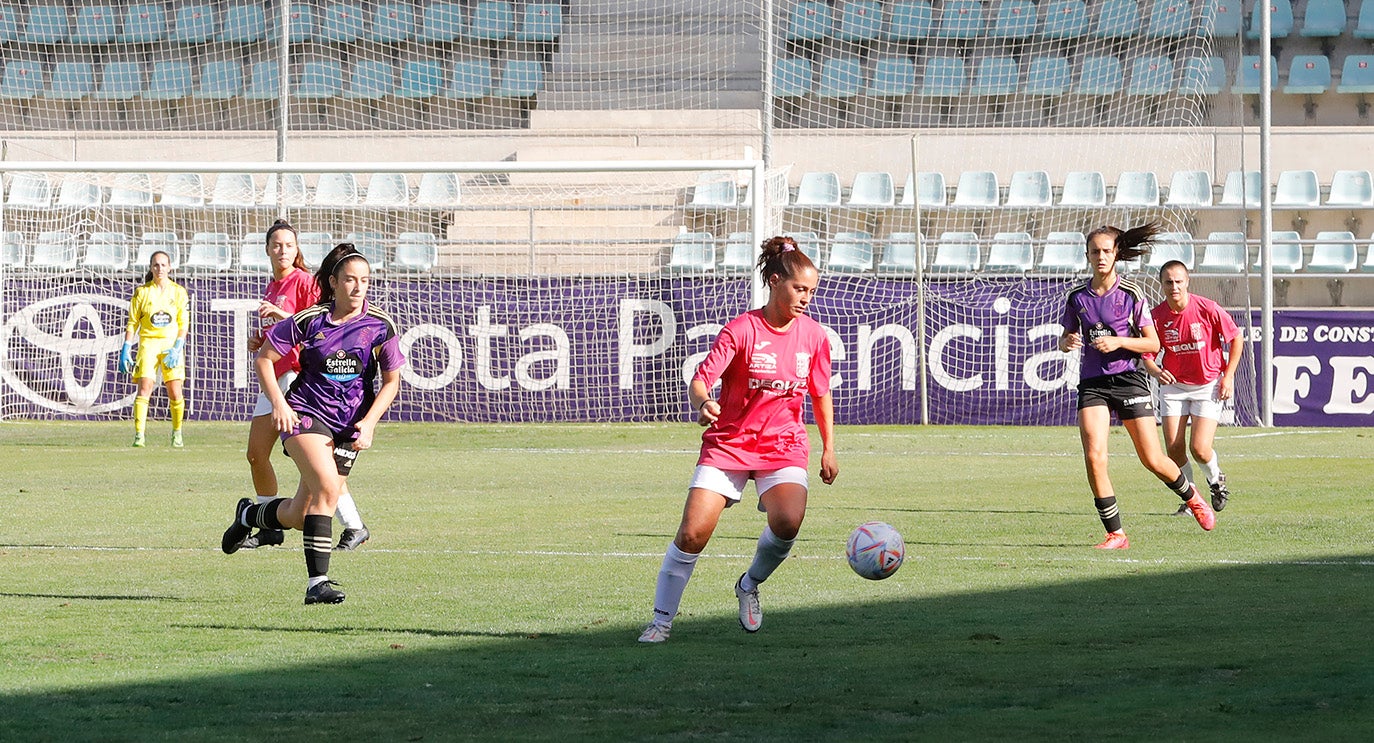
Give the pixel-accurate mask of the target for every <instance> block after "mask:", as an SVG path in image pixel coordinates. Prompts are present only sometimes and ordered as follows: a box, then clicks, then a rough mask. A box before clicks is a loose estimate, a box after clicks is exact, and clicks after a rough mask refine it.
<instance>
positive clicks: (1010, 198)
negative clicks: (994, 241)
mask: <svg viewBox="0 0 1374 743" xmlns="http://www.w3.org/2000/svg"><path fill="white" fill-rule="evenodd" d="M1053 203H1054V191H1053V189H1052V188H1051V187H1050V174H1049V173H1046V172H1045V171H1043V170H1018V171H1016V172H1015V173H1012V174H1011V183H1009V184H1008V185H1007V204H1006V205H1007V206H1050V205H1052V204H1053ZM989 260H991V259H990V258H989Z"/></svg>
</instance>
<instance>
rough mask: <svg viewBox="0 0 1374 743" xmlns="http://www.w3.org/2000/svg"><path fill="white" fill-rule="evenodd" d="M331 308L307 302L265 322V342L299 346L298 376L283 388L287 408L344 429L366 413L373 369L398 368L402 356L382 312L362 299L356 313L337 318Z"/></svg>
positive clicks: (334, 428)
mask: <svg viewBox="0 0 1374 743" xmlns="http://www.w3.org/2000/svg"><path fill="white" fill-rule="evenodd" d="M330 311H331V308H330V307H329V306H328V305H319V304H317V305H314V306H312V307H307V308H306V309H304V310H301V311H300V312H297V313H296V314H295V315H292V316H291V319H290V320H288V321H283V322H279V323H276V324H274V325H272V327H270V328H268V330H267V342H269V343H271V344H272V348H274V349H276V351H277V353H280V354H285V353H286V352H287V351H290V350H291V349H293V348H295V347H297V346H300V352H301V355H300V359H301V372H300V376H298V377H296V381H295V383H293V384H292V385H291V389H290V390H288V391H287V392H286V402H287V404H289V405H290V406H291V409H292V410H294V411H296V413H298V414H306V413H309V414H310V415H313V416H315V417H316V418H318V419H319V420H320V421H322V422H323V423H325V424H326V425H327V426H328V427H329V429H330V430H331V431H335V432H344V431H348V430H351V429H352V428H353V424H354V423H357V422H358V421H360V420H362V418H363V416H364V415H367V409H368V406H369V405H371V404H372V399H373V396H374V395H375V394H376V391H375V389H374V386H375V384H376V380H377V370H378V369H381V370H382V371H393V370H396V369H399V368H401V367H402V366H405V363H406V360H405V357H404V356H402V355H401V346H400V340H399V339H398V336H397V333H396V323H394V322H392V320H391V318H390V317H389V316H388V315H387V314H386V313H384V312H382V311H381V310H378V309H374V308H372V307H371V306H370V305H368V304H367V302H366V301H364V302H363V312H362V314H361V315H358V316H357V317H355V318H353V319H351V320H348V321H346V322H344V323H342V324H336V323H335V322H334V321H333V320H331V319H330V318H329V314H330Z"/></svg>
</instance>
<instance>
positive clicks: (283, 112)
mask: <svg viewBox="0 0 1374 743" xmlns="http://www.w3.org/2000/svg"><path fill="white" fill-rule="evenodd" d="M277 4H278V7H279V8H280V11H281V13H280V17H279V18H278V19H277V21H278V23H277V26H278V28H280V29H281V36H280V37H279V38H278V39H277V162H279V163H284V162H286V135H287V134H288V130H289V129H290V124H291V122H290V120H289V115H290V105H291V0H277ZM274 195H275V196H276V197H277V218H278V219H285V218H286V183H285V179H284V178H283V177H282V176H281V175H280V174H278V175H277V193H276V194H274Z"/></svg>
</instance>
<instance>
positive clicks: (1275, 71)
mask: <svg viewBox="0 0 1374 743" xmlns="http://www.w3.org/2000/svg"><path fill="white" fill-rule="evenodd" d="M1278 85H1279V64H1278V62H1277V61H1276V60H1274V58H1273V57H1270V67H1269V88H1270V89H1271V90H1272V89H1274V88H1277V87H1278ZM1259 91H1260V58H1259V57H1256V56H1251V55H1246V56H1243V57H1241V58H1240V67H1239V68H1238V69H1237V70H1236V82H1235V84H1234V85H1232V86H1231V92H1232V93H1236V94H1238V95H1259Z"/></svg>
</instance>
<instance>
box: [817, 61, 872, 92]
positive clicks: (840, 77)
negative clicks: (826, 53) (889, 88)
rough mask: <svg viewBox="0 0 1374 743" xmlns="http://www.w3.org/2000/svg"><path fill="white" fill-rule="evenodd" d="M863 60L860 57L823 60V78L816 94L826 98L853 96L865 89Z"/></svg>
mask: <svg viewBox="0 0 1374 743" xmlns="http://www.w3.org/2000/svg"><path fill="white" fill-rule="evenodd" d="M863 85H864V70H863V62H862V61H861V60H860V59H859V58H858V57H838V58H836V57H831V58H827V59H825V60H824V61H822V62H821V79H820V83H819V84H817V85H816V95H819V96H822V97H825V98H853V97H855V96H857V95H859V93H861V92H862V91H863Z"/></svg>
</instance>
